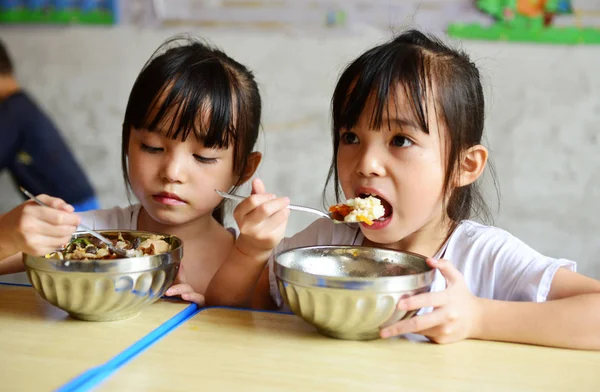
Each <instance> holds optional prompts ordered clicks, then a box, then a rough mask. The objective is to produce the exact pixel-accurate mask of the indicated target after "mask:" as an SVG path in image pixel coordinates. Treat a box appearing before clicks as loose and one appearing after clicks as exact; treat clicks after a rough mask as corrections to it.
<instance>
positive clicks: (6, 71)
mask: <svg viewBox="0 0 600 392" xmlns="http://www.w3.org/2000/svg"><path fill="white" fill-rule="evenodd" d="M12 73H13V63H12V60H11V58H10V55H9V54H8V49H6V46H4V42H2V41H1V40H0V75H12Z"/></svg>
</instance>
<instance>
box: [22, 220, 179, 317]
mask: <svg viewBox="0 0 600 392" xmlns="http://www.w3.org/2000/svg"><path fill="white" fill-rule="evenodd" d="M98 232H99V233H100V234H102V235H104V236H105V237H107V238H108V239H110V240H111V242H113V244H114V245H115V246H116V247H118V248H121V249H124V250H125V251H126V252H127V256H128V257H125V258H120V257H118V256H117V255H116V254H114V253H113V252H112V251H111V250H109V249H108V248H107V247H106V244H103V243H101V242H100V241H99V240H97V239H96V238H95V237H93V236H92V235H90V234H89V233H87V232H77V233H75V234H73V237H72V239H71V241H70V242H69V244H67V245H66V246H65V247H64V248H63V249H61V250H58V251H56V252H53V253H50V254H48V255H45V256H32V255H28V254H24V255H23V262H24V264H25V270H26V272H27V276H28V278H29V280H30V282H31V284H32V285H33V287H34V288H35V289H36V290H37V291H38V293H39V294H40V295H41V296H42V297H43V298H44V299H46V300H47V301H48V302H50V303H51V304H52V305H54V306H57V307H59V308H60V309H63V310H64V311H66V312H67V313H69V315H71V317H73V318H76V319H80V320H88V321H113V320H122V319H126V318H129V317H133V316H135V315H137V314H138V313H140V312H141V310H142V309H143V308H144V307H145V306H148V305H150V304H151V303H153V302H155V301H156V300H158V299H159V298H160V297H161V296H162V295H163V294H164V293H165V291H166V290H167V289H168V288H169V286H171V284H172V283H173V281H174V280H175V277H176V276H177V271H178V270H179V265H180V263H181V259H182V257H183V246H182V242H181V240H180V239H179V238H177V237H175V236H170V235H162V234H159V233H152V232H145V231H134V230H99V231H98Z"/></svg>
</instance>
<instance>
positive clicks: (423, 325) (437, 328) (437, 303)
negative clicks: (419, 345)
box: [381, 259, 480, 343]
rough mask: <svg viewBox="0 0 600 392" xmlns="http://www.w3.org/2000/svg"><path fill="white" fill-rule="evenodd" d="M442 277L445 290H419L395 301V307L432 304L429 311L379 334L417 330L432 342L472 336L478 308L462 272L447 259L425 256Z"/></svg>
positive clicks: (404, 332) (414, 307)
mask: <svg viewBox="0 0 600 392" xmlns="http://www.w3.org/2000/svg"><path fill="white" fill-rule="evenodd" d="M427 263H428V264H429V265H430V266H431V267H433V268H438V269H439V270H440V272H441V273H442V275H443V276H444V278H446V282H447V286H446V290H444V291H440V292H432V293H423V294H418V295H415V296H412V297H408V298H404V299H401V300H400V301H398V308H399V309H404V310H416V309H420V308H426V307H433V308H434V310H433V312H431V313H427V314H424V315H421V316H415V317H412V318H410V319H408V320H402V321H400V322H398V323H396V324H394V325H391V326H389V327H386V328H383V329H382V330H381V337H383V338H388V337H391V336H395V335H403V334H407V333H417V334H420V335H425V336H427V337H428V338H429V339H431V340H432V341H434V342H436V343H452V342H456V341H458V340H462V339H467V338H469V337H472V336H474V334H475V330H476V329H477V328H478V324H479V315H480V310H479V307H478V300H477V297H475V296H474V295H472V294H471V292H470V291H469V289H468V288H467V285H466V283H465V279H464V277H463V276H462V274H461V273H460V272H459V271H458V270H457V269H456V268H454V266H453V265H452V263H450V262H449V261H447V260H434V259H428V260H427Z"/></svg>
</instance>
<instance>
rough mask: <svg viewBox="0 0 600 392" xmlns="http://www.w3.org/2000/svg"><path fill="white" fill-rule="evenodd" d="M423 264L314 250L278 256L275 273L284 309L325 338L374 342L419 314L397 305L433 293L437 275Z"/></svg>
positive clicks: (379, 254) (393, 255)
mask: <svg viewBox="0 0 600 392" xmlns="http://www.w3.org/2000/svg"><path fill="white" fill-rule="evenodd" d="M425 260H426V258H425V257H423V256H420V255H417V254H414V253H408V252H401V251H395V250H389V249H380V248H373V247H364V246H311V247H302V248H296V249H290V250H287V251H283V252H281V253H279V254H277V255H276V256H275V265H274V272H275V276H276V279H277V285H278V288H279V292H280V293H281V296H282V298H283V300H284V301H285V303H286V304H287V305H288V306H289V308H290V309H291V310H292V312H294V313H295V314H296V315H297V316H299V317H301V318H302V319H304V320H305V321H306V322H308V323H310V324H312V325H314V326H315V327H316V328H317V330H318V331H319V332H320V333H321V334H323V335H326V336H330V337H334V338H338V339H346V340H371V339H377V338H379V330H380V329H381V328H382V327H384V326H387V325H390V324H392V323H395V322H397V321H400V320H402V319H406V318H409V317H412V316H414V315H415V314H416V313H417V311H410V312H407V311H404V310H399V309H397V306H396V305H397V303H398V301H399V300H400V299H401V298H405V297H408V296H411V295H414V294H418V293H422V292H427V291H429V290H430V288H431V284H432V282H433V279H434V275H435V270H434V269H432V268H431V267H430V266H429V265H427V263H426V262H425Z"/></svg>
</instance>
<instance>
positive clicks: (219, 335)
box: [97, 308, 600, 392]
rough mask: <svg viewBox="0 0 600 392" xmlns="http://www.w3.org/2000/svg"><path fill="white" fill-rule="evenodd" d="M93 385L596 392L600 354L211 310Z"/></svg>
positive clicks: (109, 387) (167, 388) (168, 388)
mask: <svg viewBox="0 0 600 392" xmlns="http://www.w3.org/2000/svg"><path fill="white" fill-rule="evenodd" d="M97 390H102V391H117V390H119V391H134V390H136V391H183V390H202V391H235V390H242V391H349V390H356V391H377V392H379V391H398V390H402V391H486V392H488V391H511V392H514V391H544V392H548V391H600V352H588V351H574V350H562V349H552V348H544V347H534V346H526V345H517V344H507V343H495V342H482V341H464V342H460V343H456V344H451V345H443V346H442V345H435V344H431V343H417V342H412V341H408V340H405V339H392V340H376V341H370V342H351V341H340V340H334V339H330V338H326V337H322V336H320V335H318V334H317V333H316V332H315V330H314V329H313V328H312V327H311V326H308V325H307V324H305V323H304V322H303V321H301V320H300V319H299V318H297V317H295V316H291V315H285V314H276V313H267V312H250V311H244V310H232V309H218V308H212V309H210V308H209V309H206V310H203V311H201V312H200V313H198V314H197V315H196V316H194V317H193V318H191V319H190V320H188V321H187V322H185V323H184V324H182V325H181V326H179V327H178V328H177V329H176V330H174V331H173V332H171V333H170V334H169V335H167V336H166V337H164V338H163V339H162V340H160V341H158V342H157V343H156V344H154V345H153V346H151V347H150V348H149V349H148V350H147V351H145V352H143V353H142V354H141V355H140V356H138V357H137V358H135V359H134V360H133V361H131V362H130V363H129V364H126V365H125V366H124V367H122V368H121V369H120V370H118V371H117V372H116V373H114V374H113V375H112V377H110V378H108V379H107V380H106V381H104V382H103V383H102V384H100V386H99V388H98V389H97Z"/></svg>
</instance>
